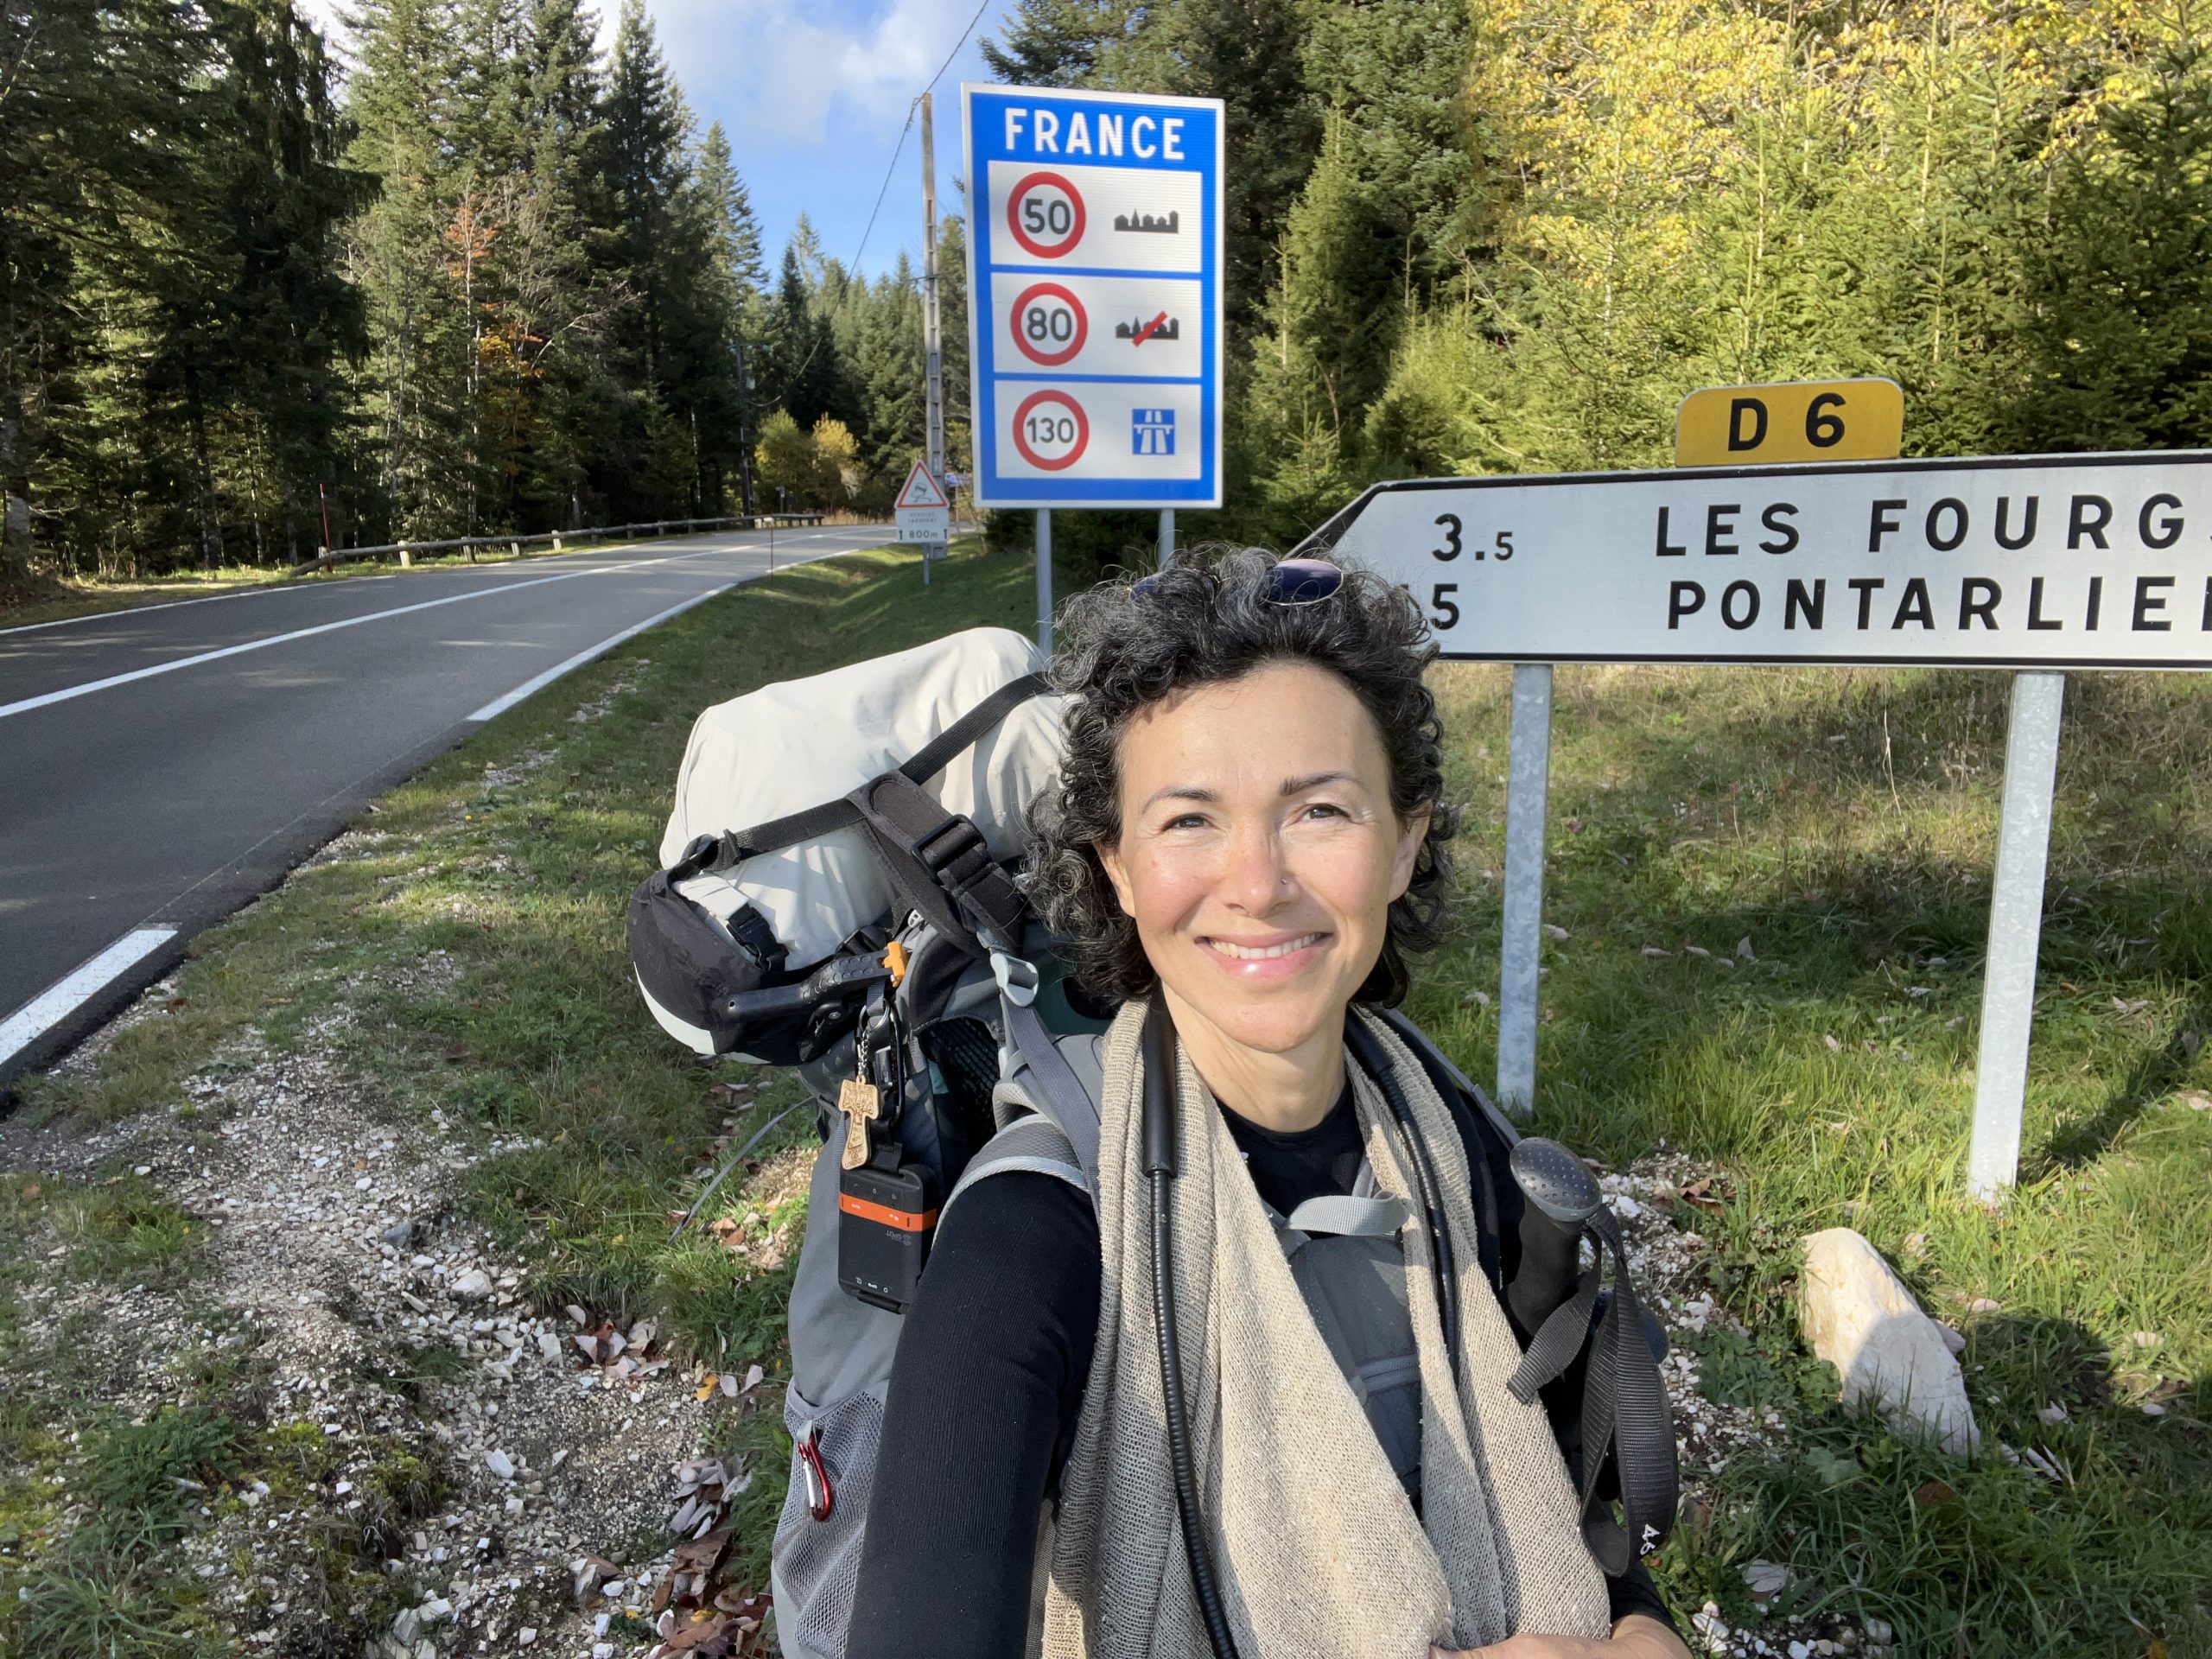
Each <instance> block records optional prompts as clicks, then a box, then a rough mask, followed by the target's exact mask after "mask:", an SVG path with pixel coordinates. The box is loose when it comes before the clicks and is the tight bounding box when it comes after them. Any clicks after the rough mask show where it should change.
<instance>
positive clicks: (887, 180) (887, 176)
mask: <svg viewBox="0 0 2212 1659" xmlns="http://www.w3.org/2000/svg"><path fill="white" fill-rule="evenodd" d="M990 5H991V0H982V3H981V4H979V5H978V6H977V7H976V13H975V16H972V17H970V18H969V20H968V27H967V28H965V29H962V30H961V31H960V38H959V39H958V40H957V41H954V42H953V43H952V50H951V51H950V52H948V53H946V54H944V62H943V63H940V64H939V65H938V67H937V73H935V74H933V75H931V77H930V80H929V85H928V86H925V87H923V88H922V90H921V91H920V92H917V93H915V94H914V101H913V102H912V103H911V104H909V105H907V106H906V125H905V126H903V127H901V128H899V142H898V143H896V144H895V145H893V147H892V150H891V165H890V166H889V167H887V168H884V170H883V188H881V189H880V190H878V191H877V192H876V193H875V206H874V207H873V208H871V209H870V210H869V212H868V228H867V229H866V230H863V231H862V232H861V245H860V246H859V247H857V248H855V249H854V250H853V264H852V269H853V270H854V272H855V274H857V273H858V272H859V270H860V266H861V254H863V253H865V252H866V251H868V237H869V236H870V235H871V234H872V233H873V232H874V230H875V216H876V215H877V214H878V213H881V212H882V211H883V199H884V197H885V196H887V195H888V194H890V193H891V175H893V174H894V173H896V172H897V171H898V170H899V156H902V155H904V154H905V153H906V135H907V134H908V133H910V132H912V130H914V111H916V110H918V109H919V108H921V106H922V99H924V98H925V97H926V96H928V94H929V93H931V92H934V91H935V90H936V89H937V84H938V82H939V81H940V80H943V79H944V72H945V71H946V70H948V69H950V68H951V67H952V60H954V59H955V58H957V57H958V56H959V55H960V48H962V47H963V46H965V45H967V44H968V37H969V35H973V34H974V33H975V32H976V24H978V23H980V22H982V21H983V14H984V13H985V12H986V11H988V10H990Z"/></svg>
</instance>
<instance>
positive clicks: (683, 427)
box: [0, 0, 965, 582]
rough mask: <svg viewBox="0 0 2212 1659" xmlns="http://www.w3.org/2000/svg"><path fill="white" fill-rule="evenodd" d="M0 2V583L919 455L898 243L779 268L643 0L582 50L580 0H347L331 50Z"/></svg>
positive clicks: (916, 340)
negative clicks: (866, 260) (878, 266)
mask: <svg viewBox="0 0 2212 1659" xmlns="http://www.w3.org/2000/svg"><path fill="white" fill-rule="evenodd" d="M0 16H5V17H6V20H7V36H8V41H9V48H8V53H9V59H10V61H9V63H8V65H7V67H6V73H7V77H8V78H7V80H6V83H5V86H4V89H0V282H4V284H5V287H4V291H0V483H4V485H5V488H6V493H7V514H8V517H7V543H6V554H5V559H4V562H0V579H4V578H5V577H6V576H7V575H9V573H10V571H12V572H13V574H14V576H15V578H16V581H18V582H20V581H21V580H22V577H23V576H24V575H26V574H27V573H28V571H29V569H30V568H32V567H34V566H35V567H36V568H38V569H44V570H60V571H66V572H68V573H72V574H83V575H149V574H158V573H161V572H164V571H168V570H172V569H183V568H189V567H209V568H213V567H217V566H221V565H225V564H271V563H292V562H295V561H296V560H299V559H302V558H304V557H308V556H312V555H313V554H314V552H315V550H316V548H317V547H318V546H319V545H320V544H321V541H322V525H323V514H324V512H325V511H326V510H327V512H328V514H329V524H330V528H331V532H332V535H333V536H334V538H335V539H336V540H337V541H338V542H339V543H341V544H353V545H361V544H369V543H382V542H387V541H391V540H395V539H398V538H402V537H406V538H433V537H453V536H462V535H472V534H480V533H487V532H491V531H536V530H542V529H549V528H559V527H568V526H583V525H591V524H617V523H626V522H634V521H639V520H646V519H655V518H673V517H695V516H709V515H715V514H721V513H724V512H737V511H739V510H740V508H741V504H742V501H743V499H744V496H745V492H746V489H747V486H748V483H749V484H751V485H752V486H753V487H754V488H755V490H756V493H757V497H758V499H759V500H760V502H761V503H762V504H763V506H764V510H765V508H766V507H772V506H774V505H776V504H777V502H778V500H779V499H785V498H783V497H779V493H778V491H779V486H780V487H781V489H782V490H783V491H784V492H785V493H787V497H788V499H790V501H791V505H793V506H795V507H796V506H798V505H813V506H830V507H855V508H858V509H861V510H862V511H880V510H887V507H888V505H889V500H890V495H891V492H892V491H893V489H895V487H896V485H897V482H898V479H897V478H895V477H893V476H892V474H893V473H897V474H899V475H901V476H903V474H904V470H905V467H906V464H907V462H908V461H910V460H911V459H912V456H913V455H915V454H918V453H919V450H920V448H921V444H922V420H923V416H922V384H921V372H922V323H921V315H922V314H921V296H920V284H919V281H918V277H917V276H916V274H915V273H914V272H913V271H912V270H909V269H908V268H907V266H906V264H905V263H904V262H903V261H902V262H901V263H900V264H899V265H898V266H897V268H895V269H894V270H892V271H890V272H889V273H887V274H886V275H884V276H882V277H878V278H877V279H875V280H874V281H873V282H870V281H867V280H863V279H860V278H855V277H851V276H849V274H848V273H847V272H846V270H844V269H843V268H842V266H841V265H839V264H837V263H836V261H835V260H832V259H829V258H828V257H825V256H824V255H823V251H822V250H821V248H820V246H819V245H818V243H817V241H816V239H815V238H814V236H813V234H812V232H810V230H809V229H808V228H807V226H805V225H804V223H802V224H801V226H799V228H798V234H797V235H796V236H795V237H794V238H792V240H791V245H789V246H788V247H787V248H785V251H784V252H783V255H782V257H781V259H780V261H779V262H777V263H776V264H774V265H773V266H771V264H769V263H768V262H767V260H766V259H765V258H764V255H763V250H762V247H761V236H760V226H759V225H758V223H757V222H756V220H755V219H754V217H753V212H752V209H751V207H750V206H749V204H748V201H747V191H746V187H745V183H744V181H743V179H742V177H741V175H740V173H739V170H738V167H737V163H736V161H735V159H734V157H733V156H732V155H731V152H730V146H729V144H728V140H727V139H726V137H724V135H723V133H722V131H721V128H720V127H719V125H715V126H709V127H708V128H706V129H705V130H704V131H703V132H702V130H700V129H699V126H698V124H697V123H696V121H695V120H694V118H693V117H692V115H691V113H690V111H689V110H688V108H687V107H686V105H685V103H684V99H683V92H682V90H681V89H680V88H679V87H678V86H677V83H676V81H675V79H674V78H673V77H672V76H671V73H670V72H669V69H668V66H667V64H666V63H665V61H664V59H663V57H662V54H661V53H660V50H659V48H658V45H657V44H656V42H655V40H654V35H653V29H652V22H651V20H650V19H649V18H648V17H647V16H646V14H645V9H644V7H643V5H642V4H641V3H639V0H626V3H625V4H624V6H623V9H622V10H621V12H620V17H619V22H618V25H617V28H616V30H615V34H614V40H613V48H612V50H611V51H610V52H608V53H607V54H604V55H602V54H601V53H600V52H599V51H598V49H597V48H596V47H595V46H594V35H595V34H596V32H597V22H596V19H595V17H594V15H593V13H592V12H591V10H589V9H588V7H587V6H585V5H583V4H582V3H581V0H366V3H365V4H363V6H362V7H361V9H360V10H359V12H358V13H356V14H354V15H353V18H352V29H353V54H354V60H353V62H352V63H351V64H350V65H349V66H346V68H345V69H344V71H343V72H342V73H341V69H340V65H339V64H338V63H337V62H336V61H334V56H333V52H332V48H331V47H330V46H329V45H328V43H327V42H326V41H324V40H323V39H322V38H321V35H320V34H319V33H318V32H317V31H316V30H315V29H314V28H313V27H312V26H311V25H310V24H309V23H308V22H306V21H305V20H304V19H303V18H302V16H301V15H300V14H299V13H298V12H297V11H296V10H295V9H294V7H293V6H292V4H291V3H290V0H0ZM948 236H949V238H950V242H949V245H950V246H951V247H953V248H955V249H957V245H958V238H959V227H958V225H957V220H955V221H954V222H953V223H952V224H951V225H950V227H949V230H948ZM951 286H952V287H953V289H954V290H955V291H954V293H953V294H950V295H948V296H947V298H948V300H949V301H951V300H954V299H956V298H957V283H954V284H952V285H951ZM950 321H953V322H956V323H958V326H959V327H962V328H963V330H964V326H965V325H964V322H960V321H959V314H958V311H957V304H955V305H953V306H952V307H951V318H950ZM748 460H750V461H753V468H752V470H753V477H752V478H751V479H749V480H748V478H747V461H748Z"/></svg>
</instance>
